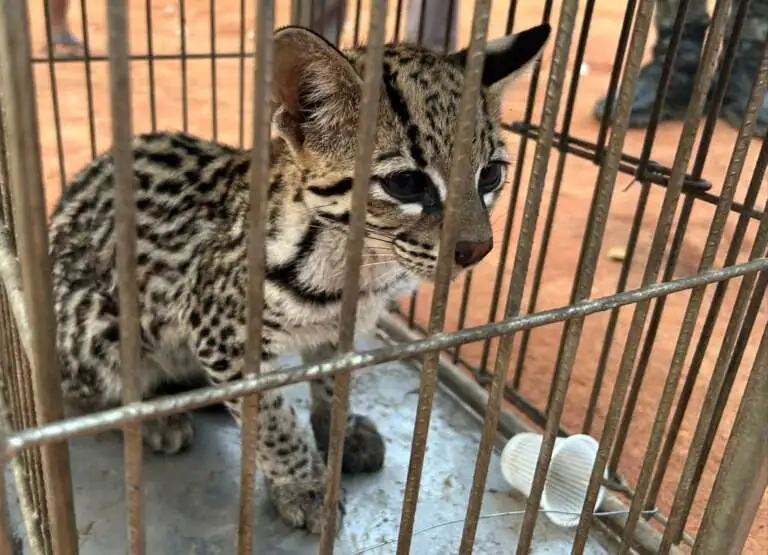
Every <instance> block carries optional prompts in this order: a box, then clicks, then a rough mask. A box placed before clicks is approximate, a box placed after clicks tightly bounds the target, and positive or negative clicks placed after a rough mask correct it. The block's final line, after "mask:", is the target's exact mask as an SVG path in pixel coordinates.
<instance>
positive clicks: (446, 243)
mask: <svg viewBox="0 0 768 555" xmlns="http://www.w3.org/2000/svg"><path fill="white" fill-rule="evenodd" d="M490 9H491V2H490V1H489V0H479V1H478V2H476V3H475V9H474V14H473V19H472V34H471V36H470V43H469V48H468V51H467V58H466V60H467V62H466V67H465V68H464V88H463V90H462V93H461V100H460V102H459V114H458V121H457V122H456V132H455V135H454V136H455V142H454V146H453V151H452V153H451V158H452V160H453V164H452V165H451V174H450V178H449V180H448V186H447V191H446V198H445V209H444V212H443V224H442V229H441V233H440V248H439V251H438V258H437V269H436V271H435V287H434V293H433V297H432V306H431V308H430V318H429V333H430V335H431V334H435V333H438V332H440V331H442V329H443V326H444V324H445V311H446V307H447V301H448V294H449V292H450V279H451V274H452V272H453V257H454V249H455V245H456V237H457V234H458V208H457V204H458V203H457V201H458V200H459V198H461V196H462V195H464V194H465V191H466V189H467V187H468V186H469V184H470V183H473V182H474V180H473V179H471V173H472V170H471V157H472V142H473V139H474V134H475V122H476V119H477V98H478V96H479V94H480V87H481V77H482V72H483V63H484V61H485V44H486V38H487V34H488V20H489V15H490ZM438 356H439V353H438V352H437V351H434V352H430V353H428V354H427V355H426V356H425V357H424V366H423V368H422V372H421V383H420V387H419V401H418V405H417V407H416V424H415V426H414V429H413V436H412V447H411V457H410V464H409V468H408V477H407V479H406V484H405V495H404V499H403V511H402V516H401V519H400V531H399V534H398V542H397V554H398V555H408V553H410V548H411V540H412V537H413V525H414V519H415V515H416V505H417V503H418V498H419V486H420V484H421V474H422V469H423V465H424V454H425V452H426V448H427V438H428V434H429V421H430V417H431V414H432V401H433V398H434V395H435V389H436V387H437V366H438Z"/></svg>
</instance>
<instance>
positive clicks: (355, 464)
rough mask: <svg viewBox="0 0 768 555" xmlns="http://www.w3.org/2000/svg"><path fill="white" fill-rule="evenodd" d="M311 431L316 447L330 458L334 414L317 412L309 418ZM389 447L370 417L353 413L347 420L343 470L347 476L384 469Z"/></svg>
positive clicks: (326, 411)
mask: <svg viewBox="0 0 768 555" xmlns="http://www.w3.org/2000/svg"><path fill="white" fill-rule="evenodd" d="M310 422H311V423H312V431H313V432H314V434H315V441H316V442H317V447H318V449H319V450H320V452H321V453H322V454H323V457H324V458H325V457H327V455H328V453H327V452H328V442H329V440H330V427H331V414H330V411H329V410H324V409H320V410H314V411H313V412H312V414H311V416H310ZM385 453H386V444H385V443H384V438H383V437H381V433H379V430H378V429H377V428H376V424H374V423H373V420H371V419H370V418H368V417H367V416H362V415H359V414H350V415H349V417H348V418H347V431H346V435H345V438H344V456H343V458H342V463H341V470H342V472H345V473H347V474H363V473H370V472H376V471H378V470H381V467H382V466H384V455H385Z"/></svg>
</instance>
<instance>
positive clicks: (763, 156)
mask: <svg viewBox="0 0 768 555" xmlns="http://www.w3.org/2000/svg"><path fill="white" fill-rule="evenodd" d="M766 168H768V137H767V138H764V139H763V143H762V146H761V148H760V153H759V154H758V156H757V162H756V163H755V169H754V172H753V174H752V179H751V181H750V183H749V187H748V189H747V193H746V196H745V198H744V204H745V206H747V207H749V208H750V209H752V208H753V207H754V205H755V201H756V200H757V195H758V193H759V192H760V189H761V188H762V187H763V186H764V182H763V179H764V178H765V172H766ZM749 222H750V217H749V216H748V215H747V214H746V213H742V214H741V215H740V216H739V220H738V222H737V223H736V228H735V230H734V232H733V237H732V239H731V244H730V245H729V247H728V252H727V253H726V255H725V260H724V262H723V266H726V267H727V266H731V265H733V264H735V263H736V261H737V259H738V257H739V255H740V253H741V247H742V244H743V242H744V237H745V235H746V232H747V228H748V226H749ZM727 287H728V282H721V283H718V284H717V287H716V288H715V293H714V295H713V296H712V301H711V302H710V306H709V310H708V311H707V316H706V318H705V320H704V325H703V326H702V329H701V333H700V335H699V339H698V342H697V345H696V350H695V352H694V354H693V358H692V359H691V362H690V363H689V364H688V374H687V376H686V378H685V382H684V384H683V388H682V390H681V392H680V396H679V398H678V401H677V406H676V407H675V413H674V414H673V416H672V420H671V422H670V424H669V432H668V433H667V437H666V439H665V441H664V445H663V447H662V448H661V455H660V456H659V460H658V463H657V464H656V471H655V473H654V476H653V480H652V481H651V487H650V490H649V493H648V495H647V497H646V502H645V506H646V508H648V507H653V506H655V505H656V497H657V495H658V492H659V490H660V489H661V485H662V483H663V482H664V477H665V476H666V471H667V468H668V467H669V464H668V463H669V458H670V457H671V456H672V452H673V451H674V448H675V443H676V441H677V436H678V433H679V431H680V426H681V425H682V422H683V419H684V418H685V413H686V411H687V408H688V403H689V402H690V399H691V396H692V394H693V388H694V386H695V384H696V381H697V379H698V375H699V370H700V368H701V365H702V362H703V360H704V356H705V354H706V350H707V349H706V346H707V345H708V344H709V339H710V337H711V335H712V332H713V331H714V329H715V326H716V324H717V318H718V316H719V314H720V309H721V307H722V303H723V300H724V298H725V292H726V289H727Z"/></svg>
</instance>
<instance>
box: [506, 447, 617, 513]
mask: <svg viewBox="0 0 768 555" xmlns="http://www.w3.org/2000/svg"><path fill="white" fill-rule="evenodd" d="M542 440H543V437H542V435H541V434H533V433H520V434H517V435H515V436H513V437H512V439H510V440H509V441H508V442H507V444H506V445H505V446H504V450H503V451H502V452H501V473H502V474H503V475H504V479H505V480H506V481H507V483H508V484H509V485H510V486H512V488H514V489H516V490H517V491H519V492H520V493H522V494H523V495H525V496H526V497H528V496H529V495H530V494H531V485H532V484H533V476H534V474H535V472H536V462H537V461H538V459H539V451H540V449H541V442H542ZM597 448H598V442H597V441H596V440H595V439H594V438H593V437H591V436H588V435H583V434H578V435H572V436H569V437H560V438H557V439H556V440H555V447H554V450H553V451H552V461H551V462H550V465H549V472H548V473H547V479H546V481H545V483H544V491H543V492H542V495H541V508H542V510H544V511H545V514H546V515H547V518H549V520H551V521H552V522H553V523H554V524H556V525H558V526H562V527H566V528H570V527H573V526H576V525H577V524H578V523H579V515H580V514H581V509H582V507H583V506H584V499H585V498H586V496H587V489H588V487H589V477H590V475H591V474H592V467H593V466H594V464H595V459H596V458H597ZM604 498H605V488H603V487H602V486H601V487H600V491H599V492H598V494H597V503H596V504H595V510H598V509H599V508H600V505H602V503H603V499H604Z"/></svg>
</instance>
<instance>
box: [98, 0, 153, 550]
mask: <svg viewBox="0 0 768 555" xmlns="http://www.w3.org/2000/svg"><path fill="white" fill-rule="evenodd" d="M126 12H127V4H126V1H125V0H110V1H109V3H108V4H107V20H108V22H109V58H110V62H109V70H110V75H109V77H110V92H111V97H112V98H111V105H112V140H113V147H112V158H113V160H114V165H115V169H114V186H115V239H116V244H115V269H116V272H117V289H118V306H119V311H118V312H119V316H118V318H119V322H118V326H119V330H120V331H119V335H120V370H121V372H122V381H123V386H122V389H123V391H122V393H123V402H124V403H125V404H129V403H136V402H139V401H141V384H140V378H139V374H138V372H139V350H140V338H139V288H138V283H137V279H136V268H137V241H138V235H137V229H136V226H137V214H136V194H135V190H134V189H135V177H134V173H133V150H132V145H131V142H132V134H133V131H132V129H131V77H130V65H129V62H128V52H129V48H130V47H129V44H128V40H129V39H128V37H129V30H128V17H127V13H126ZM143 452H144V451H143V440H142V425H141V423H135V424H130V425H127V426H125V428H124V430H123V460H124V462H125V497H126V501H127V504H128V522H127V524H128V551H129V553H131V554H132V555H134V554H135V555H142V554H143V553H145V552H146V531H145V523H144V507H143V496H144V494H143V489H144V484H143V477H142V475H143V469H142V455H143Z"/></svg>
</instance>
